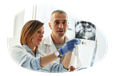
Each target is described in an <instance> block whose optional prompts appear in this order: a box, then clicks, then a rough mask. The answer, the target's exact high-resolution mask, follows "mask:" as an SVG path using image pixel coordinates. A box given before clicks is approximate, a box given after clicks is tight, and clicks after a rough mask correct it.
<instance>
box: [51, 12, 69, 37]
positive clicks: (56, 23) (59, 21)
mask: <svg viewBox="0 0 115 76" xmlns="http://www.w3.org/2000/svg"><path fill="white" fill-rule="evenodd" d="M49 27H50V29H51V30H52V35H53V36H56V37H63V36H65V33H66V31H67V29H68V21H67V16H66V14H64V13H54V14H53V15H52V17H51V20H50V23H49Z"/></svg>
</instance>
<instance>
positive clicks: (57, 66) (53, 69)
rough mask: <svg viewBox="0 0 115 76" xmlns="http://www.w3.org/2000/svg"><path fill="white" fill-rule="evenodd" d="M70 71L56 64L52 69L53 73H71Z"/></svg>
mask: <svg viewBox="0 0 115 76" xmlns="http://www.w3.org/2000/svg"><path fill="white" fill-rule="evenodd" d="M69 70H70V69H68V70H67V69H65V68H64V67H63V65H62V64H57V63H54V64H53V65H52V67H51V70H50V71H51V73H59V72H69Z"/></svg>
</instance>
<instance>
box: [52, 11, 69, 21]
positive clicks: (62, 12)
mask: <svg viewBox="0 0 115 76" xmlns="http://www.w3.org/2000/svg"><path fill="white" fill-rule="evenodd" d="M54 13H61V14H65V15H66V17H67V14H66V13H65V12H64V11H63V10H55V11H53V12H52V13H51V15H50V20H51V17H52V15H53V14H54ZM67 18H68V17H67Z"/></svg>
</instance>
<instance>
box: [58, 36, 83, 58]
mask: <svg viewBox="0 0 115 76" xmlns="http://www.w3.org/2000/svg"><path fill="white" fill-rule="evenodd" d="M80 43H81V40H80V39H77V38H74V39H72V40H70V41H68V42H66V43H65V44H64V46H63V47H62V48H60V49H59V50H60V53H61V54H62V56H63V55H65V54H66V53H68V52H69V51H71V52H73V49H74V48H76V45H79V44H80Z"/></svg>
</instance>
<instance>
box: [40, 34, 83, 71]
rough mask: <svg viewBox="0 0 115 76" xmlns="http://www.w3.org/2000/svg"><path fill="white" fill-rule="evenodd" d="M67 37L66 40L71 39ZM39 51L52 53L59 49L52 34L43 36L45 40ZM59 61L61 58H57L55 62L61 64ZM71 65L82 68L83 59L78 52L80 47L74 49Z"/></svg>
mask: <svg viewBox="0 0 115 76" xmlns="http://www.w3.org/2000/svg"><path fill="white" fill-rule="evenodd" d="M65 39H66V42H67V41H69V40H70V39H68V38H67V37H65ZM39 51H40V52H41V53H44V54H50V53H53V52H55V51H57V49H56V47H55V45H54V43H53V41H52V38H51V35H48V36H46V37H44V38H43V40H42V42H41V44H40V46H39ZM59 62H60V59H59V58H58V59H57V60H55V63H58V64H59ZM71 66H74V67H75V68H76V69H80V68H82V64H81V61H80V58H79V53H78V47H76V48H75V49H74V51H73V54H72V59H71Z"/></svg>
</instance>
